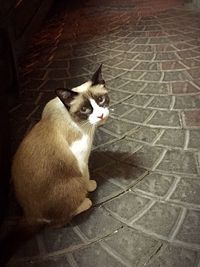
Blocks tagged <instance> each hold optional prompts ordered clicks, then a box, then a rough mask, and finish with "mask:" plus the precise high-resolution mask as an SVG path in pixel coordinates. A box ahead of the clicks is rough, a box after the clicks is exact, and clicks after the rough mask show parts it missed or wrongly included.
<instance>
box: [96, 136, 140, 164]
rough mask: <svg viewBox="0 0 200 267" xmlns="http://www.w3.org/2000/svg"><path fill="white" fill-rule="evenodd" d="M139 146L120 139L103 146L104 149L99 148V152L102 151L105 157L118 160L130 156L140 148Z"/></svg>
mask: <svg viewBox="0 0 200 267" xmlns="http://www.w3.org/2000/svg"><path fill="white" fill-rule="evenodd" d="M140 146H141V145H140V144H137V143H136V142H134V141H132V140H127V139H121V140H119V141H115V142H113V143H111V144H109V145H105V146H104V147H101V148H100V150H101V151H103V153H104V154H106V155H107V156H110V157H112V158H115V159H118V160H119V159H123V158H127V157H128V156H130V155H132V154H133V153H134V152H135V151H137V150H138V149H139V148H140Z"/></svg>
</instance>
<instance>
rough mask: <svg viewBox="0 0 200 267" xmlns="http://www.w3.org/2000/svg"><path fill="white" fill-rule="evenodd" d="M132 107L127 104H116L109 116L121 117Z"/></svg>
mask: <svg viewBox="0 0 200 267" xmlns="http://www.w3.org/2000/svg"><path fill="white" fill-rule="evenodd" d="M132 108H133V107H132V106H130V105H127V104H124V103H122V104H116V105H113V106H112V108H111V109H112V110H110V114H112V115H115V116H117V117H118V116H122V115H123V114H124V113H125V112H127V111H129V110H130V109H132Z"/></svg>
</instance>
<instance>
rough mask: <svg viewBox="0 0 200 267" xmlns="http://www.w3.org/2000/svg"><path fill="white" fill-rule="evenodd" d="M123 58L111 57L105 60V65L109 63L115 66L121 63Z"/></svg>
mask: <svg viewBox="0 0 200 267" xmlns="http://www.w3.org/2000/svg"><path fill="white" fill-rule="evenodd" d="M122 60H123V59H122V58H120V57H115V58H109V59H108V60H106V61H104V65H108V66H110V67H113V66H115V65H117V64H119V63H121V62H122Z"/></svg>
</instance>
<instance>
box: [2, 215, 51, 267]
mask: <svg viewBox="0 0 200 267" xmlns="http://www.w3.org/2000/svg"><path fill="white" fill-rule="evenodd" d="M45 226H46V224H45V223H42V222H40V223H37V224H29V223H28V222H27V221H26V219H24V218H20V219H18V220H15V221H14V222H12V223H10V225H9V224H8V223H3V225H2V227H1V237H0V266H1V267H3V266H6V264H7V263H8V261H9V260H10V258H11V257H12V256H13V255H14V253H15V252H16V251H17V250H18V249H19V248H20V247H21V246H22V245H23V243H25V242H26V241H28V240H29V239H31V238H32V237H33V236H34V235H36V234H37V233H39V232H40V231H42V230H43V229H44V227H45Z"/></svg>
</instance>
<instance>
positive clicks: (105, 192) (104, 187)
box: [91, 174, 123, 205]
mask: <svg viewBox="0 0 200 267" xmlns="http://www.w3.org/2000/svg"><path fill="white" fill-rule="evenodd" d="M91 178H92V179H94V180H95V181H96V182H97V190H95V191H94V192H93V193H91V200H92V203H93V205H96V204H101V203H104V202H105V201H107V200H109V199H111V198H113V197H116V196H117V195H119V194H121V192H122V191H123V190H122V188H121V187H120V186H118V185H116V184H114V183H112V182H110V179H107V178H105V177H102V176H101V174H91Z"/></svg>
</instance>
